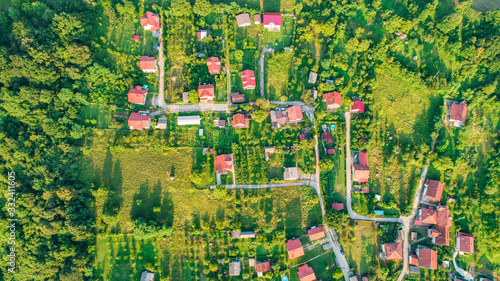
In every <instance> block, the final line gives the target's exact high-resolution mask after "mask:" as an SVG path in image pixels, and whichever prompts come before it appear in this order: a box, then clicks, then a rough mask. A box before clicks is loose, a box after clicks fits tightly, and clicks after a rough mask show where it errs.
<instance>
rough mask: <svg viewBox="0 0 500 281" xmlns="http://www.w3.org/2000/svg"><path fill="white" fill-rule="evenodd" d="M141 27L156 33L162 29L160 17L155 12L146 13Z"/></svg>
mask: <svg viewBox="0 0 500 281" xmlns="http://www.w3.org/2000/svg"><path fill="white" fill-rule="evenodd" d="M141 25H142V27H144V30H151V31H152V32H155V31H157V30H158V29H160V16H158V14H155V13H153V12H149V11H148V12H145V13H144V15H143V16H142V18H141Z"/></svg>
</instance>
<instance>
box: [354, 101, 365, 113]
mask: <svg viewBox="0 0 500 281" xmlns="http://www.w3.org/2000/svg"><path fill="white" fill-rule="evenodd" d="M364 112H365V105H364V104H363V102H362V101H360V100H355V101H354V103H353V104H352V105H351V113H364Z"/></svg>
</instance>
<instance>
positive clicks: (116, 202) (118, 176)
mask: <svg viewBox="0 0 500 281" xmlns="http://www.w3.org/2000/svg"><path fill="white" fill-rule="evenodd" d="M106 158H108V157H106ZM106 161H109V162H107V163H105V165H104V168H103V178H104V182H103V183H104V184H105V186H107V187H108V188H109V191H110V192H109V196H108V199H107V200H106V202H104V210H103V213H104V214H105V215H108V216H116V215H117V214H118V212H119V211H120V208H121V206H122V204H123V194H122V193H123V175H122V168H121V165H120V160H117V161H116V162H115V163H114V165H113V169H112V171H111V170H110V168H109V167H111V166H112V164H111V163H112V158H109V160H108V159H107V160H106ZM106 161H105V162H106Z"/></svg>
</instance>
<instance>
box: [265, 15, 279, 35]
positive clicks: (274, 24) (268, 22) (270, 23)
mask: <svg viewBox="0 0 500 281" xmlns="http://www.w3.org/2000/svg"><path fill="white" fill-rule="evenodd" d="M262 23H263V24H264V28H265V29H267V31H271V32H280V31H281V14H280V13H264V20H263V22H262Z"/></svg>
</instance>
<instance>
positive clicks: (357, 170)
mask: <svg viewBox="0 0 500 281" xmlns="http://www.w3.org/2000/svg"><path fill="white" fill-rule="evenodd" d="M354 163H355V164H352V174H353V175H352V180H353V181H357V182H362V183H364V182H368V179H369V177H370V169H369V168H368V152H367V151H358V153H357V155H355V156H354Z"/></svg>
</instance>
